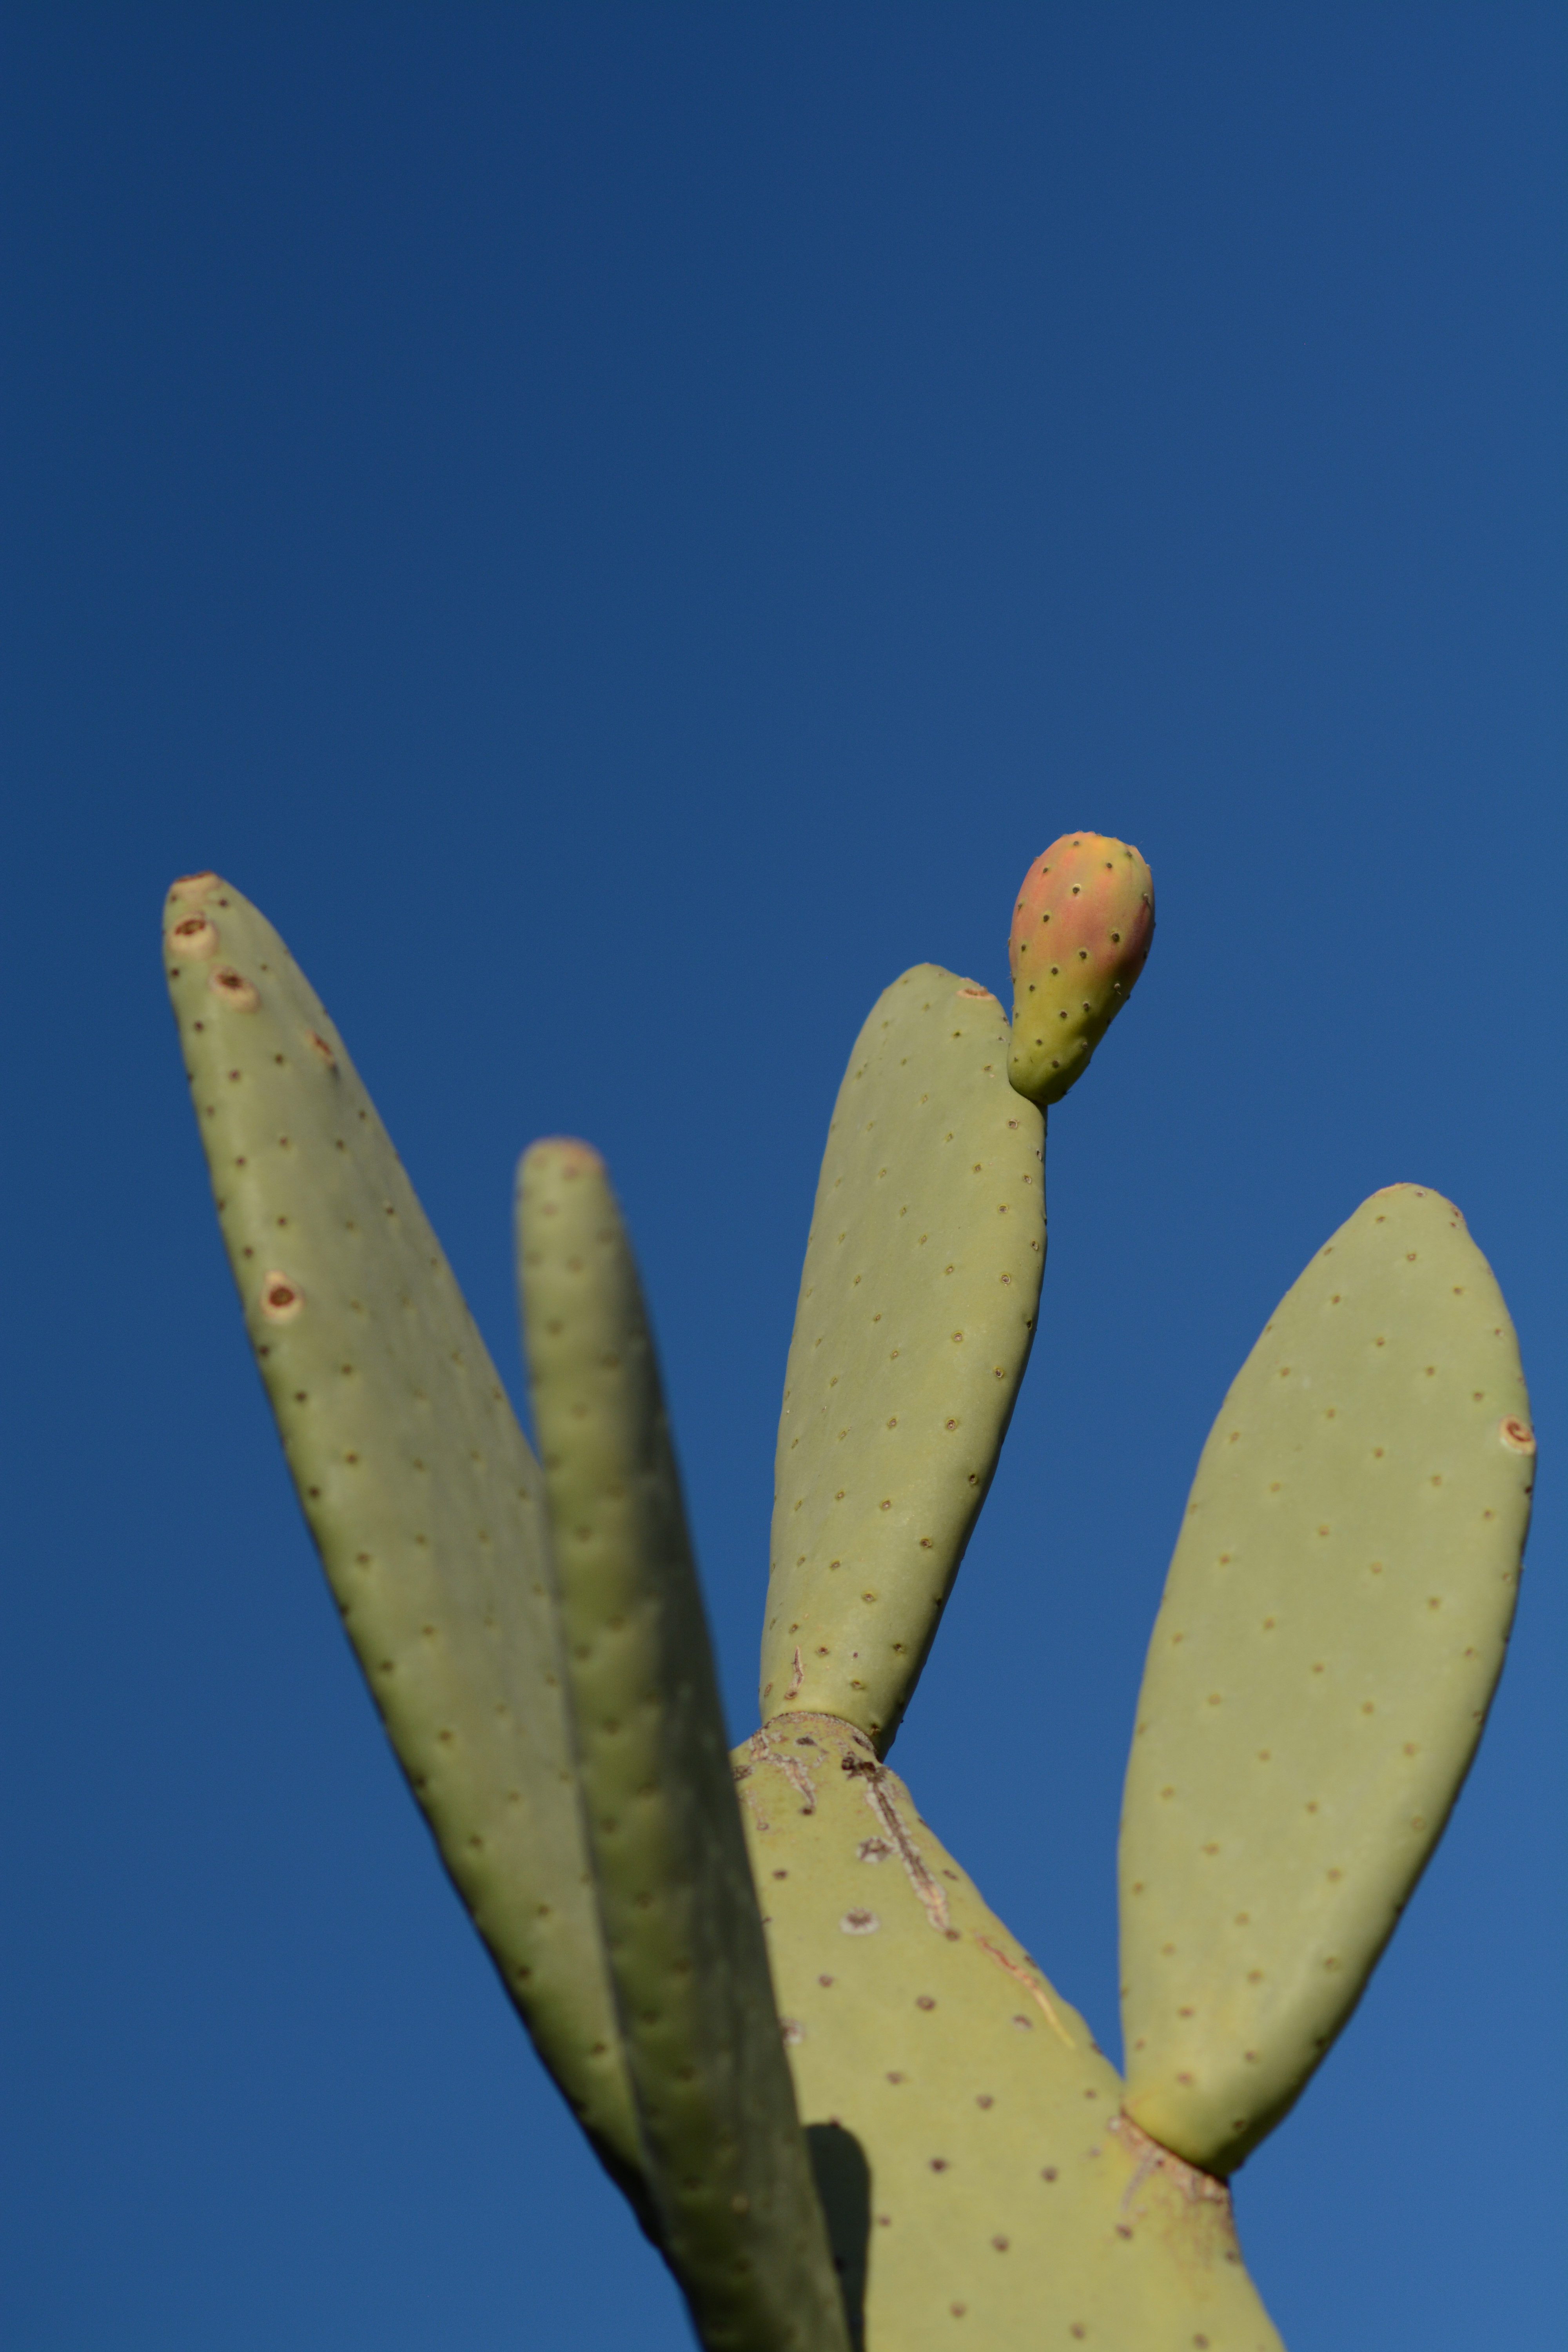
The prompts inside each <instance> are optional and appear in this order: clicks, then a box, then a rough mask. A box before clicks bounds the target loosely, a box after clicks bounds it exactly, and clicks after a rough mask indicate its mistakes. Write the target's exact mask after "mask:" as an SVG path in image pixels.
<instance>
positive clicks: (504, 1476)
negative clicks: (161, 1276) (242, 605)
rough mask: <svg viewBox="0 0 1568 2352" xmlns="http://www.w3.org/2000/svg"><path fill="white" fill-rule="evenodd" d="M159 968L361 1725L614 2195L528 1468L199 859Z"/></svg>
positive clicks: (324, 1051) (398, 1180)
mask: <svg viewBox="0 0 1568 2352" xmlns="http://www.w3.org/2000/svg"><path fill="white" fill-rule="evenodd" d="M163 945H164V962H165V967H166V970H167V972H168V978H169V989H170V993H171V995H172V997H173V999H174V1013H175V1018H176V1020H177V1021H178V1023H179V1028H180V1038H181V1043H182V1045H183V1046H184V1056H185V1066H186V1070H187V1073H188V1075H189V1077H190V1083H191V1094H192V1098H193V1101H194V1103H195V1113H196V1123H197V1126H198V1127H199V1129H200V1130H201V1137H202V1141H203V1143H204V1145H205V1149H206V1154H207V1162H208V1166H209V1168H210V1170H211V1173H212V1180H213V1190H214V1192H215V1195H216V1201H217V1211H218V1219H219V1223H220V1224H221V1225H222V1228H223V1235H224V1240H225V1242H226V1244H227V1248H228V1255H229V1263H230V1265H232V1267H233V1269H234V1276H235V1280H236V1281H237V1284H238V1286H239V1294H240V1299H241V1303H242V1305H243V1307H244V1309H245V1320H246V1328H247V1331H248V1333H249V1335H250V1341H251V1345H252V1347H253V1348H254V1349H255V1351H256V1359H257V1362H258V1366H259V1368H260V1371H261V1377H262V1380H263V1381H264V1382H265V1384H266V1388H267V1393H268V1398H269V1400H270V1402H271V1404H272V1409H273V1412H275V1414H276V1415H277V1419H278V1426H279V1433H280V1434H281V1436H282V1440H283V1449H284V1453H285V1454H286V1456H287V1458H288V1463H289V1470H290V1472H291V1474H292V1475H293V1479H294V1484H295V1486H296V1488H297V1489H298V1492H299V1496H300V1502H301V1504H302V1505H303V1507H304V1511H305V1517H306V1518H307V1520H308V1521H309V1523H310V1532H311V1534H312V1535H313V1536H314V1538H315V1540H316V1545H317V1549H319V1550H320V1552H321V1562H322V1566H323V1567H324V1568H325V1570H326V1572H327V1578H328V1581H329V1582H330V1584H331V1589H332V1591H333V1593H334V1595H335V1596H336V1599H337V1602H338V1606H339V1609H340V1610H341V1611H342V1617H343V1622H344V1624H345V1626H346V1627H347V1630H348V1634H349V1638H350V1640H351V1641H352V1643H353V1646H354V1649H355V1651H356V1652H357V1653H358V1656H359V1661H360V1664H361V1665H362V1666H363V1669H364V1673H365V1677H366V1680H367V1681H368V1682H369V1685H370V1687H371V1691H372V1694H373V1696H374V1700H375V1704H376V1706H377V1707H378V1708H379V1709H380V1711H381V1716H382V1719H383V1721H384V1724H385V1727H386V1730H387V1734H388V1736H389V1738H391V1741H392V1744H393V1747H394V1748H395V1750H396V1752H397V1757H398V1759H399V1761H400V1762H401V1764H402V1766H403V1769H404V1770H405V1772H406V1773H407V1775H408V1778H409V1780H410V1781H411V1782H412V1784H413V1787H414V1790H415V1794H416V1796H417V1798H418V1800H419V1802H420V1804H421V1806H422V1807H423V1809H424V1811H425V1814H426V1819H427V1820H428V1822H429V1823H430V1826H431V1828H432V1830H433V1831H434V1832H435V1835H436V1841H437V1845H438V1846H439V1848H440V1852H441V1857H442V1860H443V1861H444V1862H445V1864H446V1865H447V1869H448V1870H449V1871H450V1873H451V1874H452V1877H453V1879H454V1880H455V1881H456V1883H457V1885H458V1891H459V1893H460V1894H461V1895H462V1897H463V1900H464V1902H465V1903H466V1904H467V1905H468V1909H469V1911H470V1912H471V1913H472V1915H473V1917H474V1920H475V1923H476V1925H477V1926H478V1927H479V1933H480V1934H481V1935H482V1936H483V1937H484V1939H485V1941H486V1943H487V1944H488V1945H489V1949H490V1953H491V1956H492V1958H494V1960H495V1963H496V1966H497V1967H498V1969H500V1974H501V1979H502V1981H503V1982H504V1983H505V1985H506V1988H507V1990H508V1992H509V1993H510V1995H511V1997H512V2000H514V2001H515V2002H516V2003H517V2005H518V2007H519V2008H520V2010H521V2012H522V2015H523V2017H524V2020H525V2021H526V2022H527V2025H528V2028H529V2031H530V2032H531V2034H532V2035H533V2038H534V2040H535V2042H537V2044H538V2046H539V2050H540V2053H541V2055H542V2057H543V2059H544V2061H545V2063H546V2064H547V2065H548V2066H549V2067H550V2069H551V2071H552V2074H554V2076H555V2078H556V2080H557V2082H558V2083H559V2084H561V2087H562V2089H563V2091H564V2092H565V2094H566V2096H567V2098H568V2099H569V2100H570V2102H571V2104H572V2105H573V2107H574V2109H575V2111H576V2113H577V2116H578V2117H579V2119H580V2120H581V2122H582V2123H583V2125H584V2129H585V2130H586V2131H587V2132H588V2134H589V2136H590V2137H591V2138H592V2139H593V2141H594V2143H595V2147H596V2148H597V2149H598V2151H599V2154H600V2155H601V2157H602V2158H604V2159H605V2162H606V2164H608V2165H609V2167H610V2168H611V2169H612V2171H613V2172H615V2174H616V2178H617V2179H619V2180H620V2182H621V2184H622V2186H623V2187H624V2188H626V2189H627V2192H628V2194H631V2195H633V2197H634V2201H635V2200H636V2199H637V2195H638V2193H639V2192H638V2191H637V2161H638V2142H637V2124H636V2118H635V2116H634V2114H633V2110H632V2105H631V2097H630V2092H629V2088H628V2085H627V2082H626V2070H625V2065H624V2063H623V2060H622V2058H621V2054H620V2047H619V2037H618V2034H617V2032H616V2024H615V2016H614V2011H613V2007H612V2004H611V2000H610V1991H609V1983H608V1979H607V1976H606V1973H605V1964H604V1960H603V1957H602V1954H601V1951H600V1946H599V1926H598V1918H597V1915H596V1913H595V1908H594V1902H593V1896H592V1894H591V1892H590V1890H589V1887H588V1883H587V1853H586V1848H585V1845H584V1837H583V1831H582V1824H581V1820H580V1816H579V1812H578V1806H577V1799H576V1793H575V1790H574V1788H573V1786H572V1784H571V1780H570V1766H571V1754H570V1743H569V1737H568V1731H567V1723H566V1708H565V1696H564V1693H563V1688H562V1684H561V1675H560V1660H559V1654H558V1644H557V1636H556V1632H555V1626H554V1620H553V1615H552V1607H553V1604H552V1599H551V1596H550V1592H549V1585H548V1570H547V1564H546V1558H545V1545H544V1531H543V1517H542V1479H541V1476H540V1473H539V1467H538V1465H537V1464H536V1463H535V1462H534V1460H533V1457H532V1455H531V1453H530V1452H529V1449H528V1446H527V1444H526V1443H525V1441H524V1439H523V1436H522V1433H521V1430H520V1429H519V1427H518V1425H517V1420H516V1416H515V1415H514V1414H513V1412H512V1411H511V1408H510V1404H509V1403H508V1402H507V1401H506V1397H505V1395H504V1393H503V1391H502V1389H501V1385H500V1381H499V1380H498V1379H497V1377H496V1373H495V1370H494V1367H493V1366H492V1365H491V1363H490V1360H489V1356H488V1355H487V1354H486V1352H485V1348H484V1343H483V1341H482V1340H481V1339H480V1338H479V1333H478V1331H477V1330H476V1328H474V1324H473V1321H472V1318H470V1316H469V1314H468V1308H467V1307H465V1305H464V1303H463V1299H462V1297H461V1294H460V1293H459V1291H458V1286H457V1284H456V1282H455V1281H454V1280H453V1277H452V1275H451V1272H450V1269H449V1268H448V1266H447V1262H446V1259H445V1258H444V1257H443V1256H442V1255H441V1251H440V1247H439V1245H438V1244H437V1240H436V1237H435V1235H434V1234H433V1233H432V1232H431V1230H430V1227H429V1224H428V1223H427V1222H426V1217H425V1214H424V1212H423V1211H422V1210H421V1208H420V1206H419V1203H418V1202H417V1201H416V1198H415V1196H414V1192H413V1189H412V1187H411V1186H410V1184H409V1181H408V1179H407V1177H406V1176H405V1174H404V1172H403V1169H402V1167H401V1166H400V1164H399V1162H398V1160H397V1156H396V1154H395V1151H394V1150H393V1148H392V1145H391V1143H390V1142H389V1141H388V1139H387V1137H386V1133H385V1130H384V1128H383V1127H382V1124H381V1121H380V1120H379V1118H377V1117H376V1114H375V1110H374V1105H373V1104H372V1103H371V1100H370V1098H369V1097H368V1095H367V1094H366V1092H365V1089H364V1087H363V1085H362V1083H361V1081H360V1079H359V1077H358V1076H357V1074H356V1072H355V1070H354V1068H353V1064H352V1063H351V1061H350V1060H349V1057H348V1055H347V1054H346V1053H345V1051H344V1050H343V1045H342V1039H341V1038H340V1037H339V1035H338V1034H337V1031H336V1030H335V1029H334V1028H333V1026H332V1024H331V1021H329V1019H328V1018H327V1015H326V1013H325V1012H324V1011H323V1009H322V1007H321V1002H320V1000H319V999H318V998H317V996H316V995H315V993H314V992H313V991H312V990H311V988H310V983H309V982H307V981H306V980H305V978H304V976H303V974H302V973H301V972H300V971H299V969H298V967H297V966H296V965H295V963H294V962H293V960H292V959H291V957H290V956H289V951H288V950H287V948H286V947H285V946H284V944H283V942H282V940H280V939H279V936H278V934H277V932H276V931H275V930H274V929H272V927H271V925H270V924H269V923H268V922H267V921H266V920H265V919H264V918H263V917H262V916H261V915H260V914H258V911H257V909H256V908H254V907H252V906H250V905H249V904H248V903H247V900H246V899H244V898H242V897H241V896H240V894H239V892H238V891H237V890H235V889H231V888H230V887H229V886H228V885H227V884H226V883H225V882H223V881H221V880H220V879H219V878H218V877H217V876H216V875H213V874H207V875H194V876H191V877H188V878H187V879H186V880H184V881H183V882H177V883H176V884H175V885H174V889H173V890H172V891H171V892H170V894H169V900H168V906H167V910H166V915H165V921H164V939H163Z"/></svg>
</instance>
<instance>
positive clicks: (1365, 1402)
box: [1121, 1184, 1535, 2172]
mask: <svg viewBox="0 0 1568 2352" xmlns="http://www.w3.org/2000/svg"><path fill="white" fill-rule="evenodd" d="M1534 1454H1535V1442H1534V1439H1533V1437H1532V1436H1531V1432H1530V1406H1529V1400H1528V1398H1527V1397H1526V1394H1525V1390H1524V1381H1523V1377H1522V1374H1521V1370H1520V1364H1519V1353H1518V1349H1517V1348H1516V1345H1515V1342H1514V1335H1513V1328H1512V1326H1511V1324H1510V1321H1509V1318H1508V1311H1507V1309H1506V1307H1504V1305H1503V1303H1502V1298H1501V1296H1500V1292H1499V1290H1498V1286H1497V1284H1496V1282H1495V1281H1494V1280H1493V1278H1492V1274H1491V1269H1490V1268H1489V1265H1487V1262H1486V1260H1485V1258H1484V1257H1482V1255H1481V1254H1480V1252H1479V1250H1478V1249H1477V1248H1476V1246H1475V1244H1474V1243H1473V1242H1472V1241H1471V1240H1470V1238H1469V1235H1468V1234H1467V1232H1466V1230H1465V1223H1464V1220H1463V1218H1462V1217H1461V1216H1460V1214H1459V1213H1458V1210H1457V1209H1456V1208H1454V1207H1453V1205H1452V1204H1451V1203H1450V1202H1447V1201H1445V1200H1444V1199H1443V1198H1442V1197H1441V1195H1440V1194H1438V1193H1436V1192H1429V1191H1427V1190H1426V1189H1424V1188H1423V1187H1421V1186H1418V1185H1413V1184H1399V1185H1394V1187H1392V1188H1391V1189H1390V1190H1389V1191H1387V1192H1378V1193H1374V1194H1373V1198H1372V1199H1371V1200H1370V1201H1367V1202H1364V1203H1363V1206H1362V1207H1361V1208H1360V1209H1358V1210H1357V1211H1356V1213H1355V1214H1354V1216H1352V1218H1351V1219H1350V1220H1349V1222H1348V1223H1345V1224H1343V1225H1342V1226H1341V1228H1340V1230H1339V1232H1338V1233H1337V1234H1335V1235H1334V1236H1333V1238H1332V1240H1331V1241H1330V1242H1329V1243H1327V1244H1326V1245H1325V1246H1324V1247H1323V1248H1322V1249H1321V1251H1320V1252H1319V1253H1318V1255H1317V1256H1316V1257H1314V1258H1313V1260H1312V1262H1311V1264H1310V1265H1309V1266H1308V1268H1307V1270H1306V1272H1305V1273H1304V1274H1303V1275H1302V1276H1301V1278H1300V1281H1299V1282H1298V1283H1297V1284H1296V1286H1295V1287H1294V1288H1293V1289H1292V1290H1291V1291H1290V1292H1289V1294H1288V1295H1287V1297H1285V1298H1284V1300H1283V1301H1282V1302H1281V1304H1280V1305H1279V1307H1278V1308H1277V1309H1276V1311H1275V1313H1274V1316H1273V1318H1272V1319H1271V1320H1270V1321H1269V1322H1268V1325H1267V1326H1266V1327H1265V1328H1264V1332H1263V1336H1262V1338H1261V1339H1259V1340H1258V1345H1257V1347H1256V1348H1255V1349H1253V1351H1252V1353H1251V1355H1250V1356H1249V1357H1248V1358H1247V1362H1246V1364H1245V1365H1244V1366H1243V1367H1242V1370H1241V1371H1240V1373H1239V1374H1238V1375H1237V1380H1236V1382H1235V1385H1234V1386H1233V1387H1232V1389H1231V1391H1230V1393H1229V1395H1228V1396H1227V1397H1226V1401H1225V1403H1224V1405H1223V1407H1222V1408H1221V1411H1220V1415H1219V1418H1218V1420H1217V1421H1216V1422H1215V1425H1214V1429H1213V1432H1212V1433H1211V1434H1210V1437H1209V1440H1208V1443H1207V1444H1206V1446H1205V1449H1204V1454H1203V1458H1202V1460H1201V1462H1200V1463H1199V1465H1198V1473H1197V1476H1196V1479H1195V1480H1194V1486H1193V1491H1192V1497H1191V1500H1190V1501H1189V1502H1188V1505H1187V1511H1186V1517H1185V1519H1184V1523H1183V1528H1182V1535H1181V1540H1180V1542H1179V1543H1178V1545H1177V1547H1176V1553H1175V1557H1174V1559H1173V1561H1172V1563H1171V1570H1170V1576H1169V1578H1168V1580H1167V1582H1166V1587H1165V1596H1164V1600H1163V1603H1162V1605H1161V1609H1160V1613H1159V1617H1158V1619H1157V1620H1156V1622H1155V1626H1154V1633H1153V1637H1152V1642H1151V1644H1150V1650H1149V1661H1148V1665H1147V1668H1146V1670H1145V1673H1144V1677H1143V1687H1142V1695H1141V1696H1140V1698H1139V1703H1138V1717H1137V1730H1136V1733H1135V1735H1134V1738H1133V1742H1132V1754H1131V1762H1130V1764H1129V1767H1128V1774H1127V1790H1126V1801H1125V1806H1124V1810H1123V1816H1122V1828H1121V1973H1122V1978H1123V1987H1122V2017H1123V2022H1124V2027H1125V2036H1126V2050H1127V2068H1128V2079H1127V2103H1128V2110H1129V2113H1130V2114H1131V2116H1134V2117H1135V2118H1136V2120H1137V2121H1138V2122H1139V2123H1140V2124H1141V2125H1142V2126H1144V2127H1145V2128H1146V2129H1147V2130H1148V2131H1150V2132H1151V2133H1152V2135H1153V2136H1154V2137H1155V2138H1157V2139H1159V2140H1161V2141H1163V2143H1164V2145H1165V2146H1166V2147H1173V2148H1174V2149H1176V2150H1178V2151H1179V2152H1180V2154H1182V2155H1183V2156H1185V2157H1188V2158H1191V2159H1192V2161H1193V2162H1194V2163H1197V2164H1202V2165H1205V2166H1207V2167H1208V2168H1209V2169H1211V2170H1213V2171H1216V2172H1228V2171H1229V2170H1231V2169H1232V2168H1234V2167H1235V2166H1236V2165H1237V2164H1238V2163H1239V2162H1240V2161H1241V2159H1242V2158H1243V2157H1244V2156H1245V2155H1246V2154H1247V2150H1248V2149H1249V2148H1251V2147H1253V2146H1255V2145H1256V2143H1257V2142H1258V2140H1259V2139H1260V2138H1261V2137H1263V2135H1264V2133H1265V2132H1267V2131H1268V2130H1270V2129H1271V2128H1272V2126H1274V2124H1276V2123H1277V2122H1278V2121H1279V2118H1280V2116H1283V2115H1284V2114H1285V2112H1286V2110H1287V2109H1288V2108H1289V2106H1290V2105H1291V2104H1292V2103H1293V2101H1294V2100H1295V2099H1296V2098H1297V2097H1298V2096H1299V2095H1300V2092H1301V2090H1302V2088H1303V2086H1304V2085H1305V2084H1306V2082H1307V2080H1308V2077H1309V2076H1310V2074H1311V2072H1312V2069H1313V2068H1314V2067H1315V2066H1316V2065H1317V2063H1319V2061H1320V2059H1321V2057H1322V2054H1323V2053H1324V2052H1325V2051H1326V2050H1327V2048H1328V2046H1329V2044H1330V2042H1331V2041H1332V2040H1333V2038H1334V2035H1335V2034H1336V2033H1337V2032H1339V2030H1340V2028H1341V2027H1342V2025H1343V2023H1344V2021H1345V2020H1346V2018H1347V2017H1348V2016H1349V2015H1350V2012H1351V2011H1352V2008H1353V2007H1354V2005H1355V2002H1356V2000H1357V1999H1358V1997H1359V1996H1360V1993H1361V1991H1362V1989H1363V1985H1364V1984H1365V1982H1366V1979H1367V1977H1368V1975H1369V1973H1370V1972H1371V1969H1372V1968H1373V1963H1374V1962H1375V1961H1376V1959H1377V1956H1378V1954H1379V1953H1380V1952H1381V1950H1382V1949H1383V1947H1384V1943H1385V1942H1386V1941H1387V1939H1388V1937H1389V1935H1390V1933H1391V1932H1392V1930H1393V1928H1394V1923H1395V1921H1396V1920H1397V1918H1398V1916H1399V1914H1400V1912H1401V1910H1402V1909H1403V1907H1404V1906H1405V1901H1406V1899H1407V1898H1408V1896H1409V1895H1410V1892H1411V1889H1412V1888H1413V1887H1414V1885H1415V1881H1416V1879H1417V1878H1418V1877H1419V1875H1420V1874H1421V1871H1422V1869H1423V1867H1424V1866H1425V1864H1426V1859H1427V1857H1428V1855H1429V1854H1430V1853H1431V1851H1432V1848H1433V1846H1434V1844H1435V1843H1436V1840H1437V1837H1438V1835H1439V1833H1440V1832H1441V1830H1442V1828H1443V1825H1444V1822H1446V1821H1447V1816H1448V1811H1449V1808H1450V1807H1451V1806H1452V1804H1453V1802H1454V1799H1455V1797H1456V1796H1457V1795H1458V1790H1459V1785H1460V1783H1461V1781H1462V1780H1463V1779H1464V1776H1465V1772H1466V1769H1467V1768H1468V1764H1469V1761H1470V1758H1471V1756H1472V1754H1473V1753H1474V1750H1475V1746H1476V1742H1477V1740H1478V1739H1479V1737H1480V1732H1481V1726H1482V1724H1483V1722H1484V1720H1485V1717H1486V1712H1487V1707H1488V1704H1489V1700H1490V1698H1491V1695H1492V1690H1493V1686H1494V1685H1495V1684H1496V1681H1497V1677H1498V1674H1499V1671H1500V1667H1501V1664H1502V1657H1503V1647H1504V1643H1505V1642H1506V1640H1507V1637H1508V1630H1509V1625H1510V1621H1511V1619H1512V1616H1513V1608H1514V1600H1515V1595H1516V1593H1517V1591H1518V1584H1519V1570H1520V1559H1521V1552H1522V1549H1523V1544H1524V1538H1525V1532H1526V1528H1527V1527H1528V1525H1529V1518H1530V1494H1531V1485H1532V1482H1533V1475H1534Z"/></svg>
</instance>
